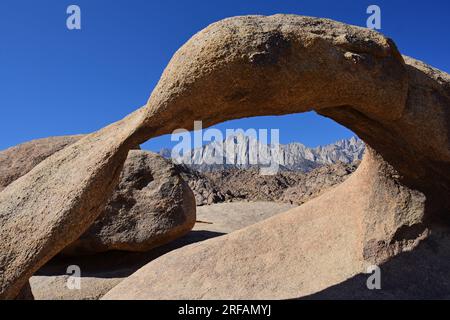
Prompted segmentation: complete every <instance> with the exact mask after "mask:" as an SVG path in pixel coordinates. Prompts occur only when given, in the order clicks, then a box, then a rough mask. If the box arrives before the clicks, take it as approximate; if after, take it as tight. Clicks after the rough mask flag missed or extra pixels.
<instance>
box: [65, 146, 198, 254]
mask: <svg viewBox="0 0 450 320" xmlns="http://www.w3.org/2000/svg"><path fill="white" fill-rule="evenodd" d="M195 210H196V208H195V199H194V195H193V193H192V191H191V190H190V189H189V186H188V185H187V183H186V182H184V180H183V179H182V178H181V176H180V175H179V173H178V171H177V170H176V168H175V166H174V165H173V164H172V163H171V162H170V161H168V160H166V159H164V158H162V157H161V156H159V155H157V154H154V153H151V152H145V151H135V150H132V151H130V153H129V155H128V158H127V160H126V161H125V165H124V169H123V171H122V174H121V177H120V182H119V185H118V186H117V188H116V190H115V191H114V194H113V196H112V198H111V199H110V201H109V202H108V204H107V205H106V207H105V210H104V212H103V213H101V215H100V216H99V217H98V218H97V220H96V221H95V222H94V224H93V225H92V226H91V227H90V228H89V230H88V231H86V232H85V233H84V234H83V235H82V236H81V237H80V238H79V239H78V240H76V241H75V242H74V243H72V244H71V245H70V246H69V247H67V248H66V249H65V250H64V251H63V253H65V254H89V253H97V252H102V251H108V250H125V251H148V250H150V249H152V248H154V247H156V246H160V245H163V244H165V243H167V242H170V241H172V240H174V239H176V238H179V237H181V236H183V235H185V234H186V233H187V232H189V231H190V230H191V229H192V227H193V226H194V224H195V220H196V217H195V212H196V211H195Z"/></svg>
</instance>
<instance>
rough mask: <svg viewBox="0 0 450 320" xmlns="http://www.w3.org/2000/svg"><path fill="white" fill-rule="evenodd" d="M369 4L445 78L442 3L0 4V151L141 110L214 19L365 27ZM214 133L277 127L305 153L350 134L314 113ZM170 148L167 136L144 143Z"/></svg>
mask: <svg viewBox="0 0 450 320" xmlns="http://www.w3.org/2000/svg"><path fill="white" fill-rule="evenodd" d="M70 4H76V5H79V6H80V7H81V11H82V30H77V31H69V30H68V29H67V28H66V18H67V14H66V8H67V7H68V6H69V5H70ZM370 4H377V5H379V6H380V7H381V10H382V30H381V31H382V32H383V33H384V34H386V35H388V36H390V37H392V38H394V40H395V41H396V43H397V45H398V46H399V48H400V50H401V51H402V53H404V54H407V55H411V56H413V57H415V58H418V59H421V60H424V61H426V62H427V63H429V64H431V65H434V66H435V67H438V68H440V69H442V70H445V71H447V72H449V71H450V61H449V59H448V57H449V52H450V50H449V49H450V41H449V38H450V37H449V34H450V24H449V22H448V20H449V19H450V17H449V16H448V14H449V13H450V2H449V1H448V0H441V1H439V0H434V1H433V0H428V1H406V0H396V1H395V0H394V1H393V0H390V1H379V0H373V1H355V0H352V1H350V0H343V1H325V0H322V1H321V0H183V1H181V0H163V1H159V0H127V1H125V0H71V1H64V0H28V1H23V0H1V2H0V110H1V113H0V115H1V116H0V149H5V148H7V147H10V146H13V145H16V144H18V143H21V142H24V141H28V140H31V139H36V138H42V137H47V136H55V135H65V134H77V133H89V132H92V131H95V130H97V129H99V128H101V127H103V126H105V125H107V124H109V123H111V122H113V121H116V120H119V119H121V118H122V117H124V116H125V115H127V114H128V113H130V112H131V111H133V110H135V109H136V108H137V107H140V106H142V105H144V104H145V102H146V101H147V99H148V97H149V95H150V93H151V91H152V89H153V88H154V86H155V85H156V83H157V81H158V79H159V77H160V75H161V73H162V71H163V69H164V68H165V66H166V65H167V62H168V61H169V59H170V58H171V56H172V54H173V53H174V52H175V51H176V50H177V49H178V48H179V47H180V46H181V45H182V44H183V43H184V42H185V41H187V40H188V39H189V38H190V37H191V36H192V35H193V34H195V33H196V32H197V31H199V30H201V29H202V28H204V27H206V26H207V25H208V24H210V23H212V22H214V21H217V20H219V19H222V18H225V17H230V16H235V15H245V14H263V15H270V14H275V13H293V14H301V15H309V16H318V17H327V18H332V19H335V20H338V21H342V22H346V23H350V24H354V25H359V26H365V24H366V19H367V16H368V15H367V14H366V8H367V7H368V6H369V5H370ZM218 127H219V128H221V129H223V128H226V127H230V128H244V129H246V128H249V127H254V128H280V129H281V132H280V139H281V142H282V143H287V142H291V141H301V142H304V143H305V144H306V145H309V146H315V145H319V144H325V143H330V142H333V141H335V140H337V139H341V138H347V137H350V136H351V135H352V133H351V132H350V131H348V130H347V129H345V128H343V127H341V126H339V125H338V124H336V123H334V122H333V121H330V120H327V119H324V118H321V117H319V116H317V115H315V114H312V113H309V114H302V115H290V116H283V117H264V118H253V119H243V120H238V121H232V122H228V123H225V124H221V125H219V126H218ZM169 146H170V138H168V137H161V138H158V139H153V140H152V141H150V142H148V143H147V144H146V145H145V147H146V148H149V149H152V150H159V149H160V148H161V147H169Z"/></svg>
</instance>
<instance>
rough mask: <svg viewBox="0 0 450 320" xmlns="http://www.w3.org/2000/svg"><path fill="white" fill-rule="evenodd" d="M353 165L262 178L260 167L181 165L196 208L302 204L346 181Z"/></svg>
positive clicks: (353, 167) (354, 164)
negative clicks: (226, 204) (248, 203)
mask: <svg viewBox="0 0 450 320" xmlns="http://www.w3.org/2000/svg"><path fill="white" fill-rule="evenodd" d="M357 165H358V162H355V163H352V164H344V163H341V162H339V163H336V164H329V165H323V166H321V167H318V168H316V169H314V170H312V171H310V172H306V173H305V172H299V171H280V172H278V173H277V174H276V175H261V174H260V172H259V170H258V169H257V168H250V169H225V170H220V171H218V170H213V171H212V172H198V171H196V170H194V169H192V168H191V167H190V166H186V165H178V166H177V168H178V169H179V171H180V172H181V174H182V176H183V179H184V180H186V181H187V182H188V183H189V187H190V188H191V189H192V191H193V192H194V195H195V200H196V204H197V206H202V205H210V204H213V203H221V202H231V201H239V200H245V201H276V202H286V203H291V204H297V205H300V204H303V203H305V202H306V201H308V200H309V199H312V198H315V197H317V196H319V195H320V194H322V193H323V192H325V191H327V190H328V189H330V188H331V187H333V186H335V185H338V184H340V183H342V182H343V181H345V180H346V179H347V178H348V177H349V176H350V174H352V173H353V172H354V171H355V170H356V168H357Z"/></svg>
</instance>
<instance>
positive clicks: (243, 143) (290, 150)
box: [159, 134, 365, 172]
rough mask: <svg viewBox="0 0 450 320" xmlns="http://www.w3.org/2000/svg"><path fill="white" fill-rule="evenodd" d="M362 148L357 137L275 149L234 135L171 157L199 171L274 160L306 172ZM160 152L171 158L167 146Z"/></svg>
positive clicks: (354, 157)
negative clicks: (322, 143)
mask: <svg viewBox="0 0 450 320" xmlns="http://www.w3.org/2000/svg"><path fill="white" fill-rule="evenodd" d="M221 150H231V151H232V153H231V155H232V156H231V157H230V156H228V157H227V156H226V154H225V153H226V151H221ZM364 150H365V144H364V142H363V141H362V140H361V139H359V138H357V137H352V138H350V139H343V140H339V141H337V142H335V143H332V144H328V145H324V146H319V147H315V148H309V147H306V146H305V145H303V144H302V143H298V142H295V143H289V144H285V145H280V147H279V149H278V150H274V149H273V148H272V146H271V145H270V144H262V143H260V142H259V141H257V140H256V139H255V138H254V137H251V136H244V135H243V134H236V135H234V136H229V137H228V138H227V139H225V140H224V141H223V142H222V144H221V143H217V142H212V143H209V144H207V145H204V146H203V147H201V148H196V149H193V150H191V151H189V152H187V153H186V154H184V155H182V156H177V157H175V158H174V159H172V160H173V161H174V162H176V163H182V164H185V165H187V166H189V167H192V168H194V169H196V170H198V171H201V172H211V171H217V170H224V169H232V168H237V169H248V168H251V167H255V166H256V167H258V166H267V165H268V164H269V163H270V161H277V163H279V165H280V168H281V169H282V170H289V171H302V172H309V171H311V170H313V169H315V168H318V167H320V166H323V165H327V164H335V163H339V162H342V163H345V164H351V163H354V162H356V161H358V160H361V159H362V156H363V153H364ZM233 151H234V153H233ZM159 154H160V155H162V156H164V157H166V158H172V157H171V150H168V149H162V150H161V151H160V152H159ZM227 160H228V161H227ZM258 160H259V161H258Z"/></svg>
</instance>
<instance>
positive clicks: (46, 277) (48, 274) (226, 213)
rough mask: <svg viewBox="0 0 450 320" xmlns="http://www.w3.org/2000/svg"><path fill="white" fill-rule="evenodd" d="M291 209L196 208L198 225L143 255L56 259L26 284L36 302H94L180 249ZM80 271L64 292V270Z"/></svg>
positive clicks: (239, 204) (262, 206) (263, 204)
mask: <svg viewBox="0 0 450 320" xmlns="http://www.w3.org/2000/svg"><path fill="white" fill-rule="evenodd" d="M290 208H292V206H291V205H287V204H279V203H273V202H256V203H252V202H237V203H221V204H217V205H212V206H204V207H200V208H199V210H198V215H197V216H198V220H199V221H198V222H197V223H196V225H195V226H194V229H193V230H192V231H191V232H189V233H188V234H186V235H185V236H184V237H181V238H178V239H176V240H175V241H173V242H170V243H169V244H167V245H163V246H160V247H158V248H155V249H153V250H150V251H148V252H143V253H135V252H105V253H100V254H96V255H89V256H76V257H75V256H58V257H56V258H55V259H53V260H51V261H50V262H49V263H47V264H46V265H45V266H44V267H42V268H41V269H40V270H39V271H38V272H37V273H36V274H35V275H34V276H33V277H32V278H31V280H30V282H31V287H32V290H33V294H34V296H35V299H36V300H97V299H99V298H101V297H102V296H103V295H105V294H106V293H107V292H108V291H110V290H111V289H112V288H114V287H115V286H116V285H118V284H119V283H120V282H122V281H123V280H124V279H126V278H127V277H128V276H130V275H131V274H133V273H134V272H135V271H137V270H138V269H140V268H141V267H143V266H144V265H146V264H147V263H148V262H150V261H152V260H154V259H156V258H158V257H160V256H161V255H163V254H166V253H168V252H170V251H173V250H176V249H178V248H181V247H183V246H186V245H189V244H192V243H196V242H200V241H205V240H207V239H210V238H214V237H218V236H222V235H224V234H227V233H228V232H232V231H236V230H238V229H241V228H244V227H247V226H249V225H251V224H254V223H257V222H259V221H262V220H264V219H267V218H269V217H271V216H274V215H276V214H279V213H281V212H284V211H286V210H288V209H290ZM70 265H78V266H80V268H81V271H82V273H81V288H80V290H70V289H68V288H67V281H68V280H69V279H70V275H68V274H67V266H70Z"/></svg>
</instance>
